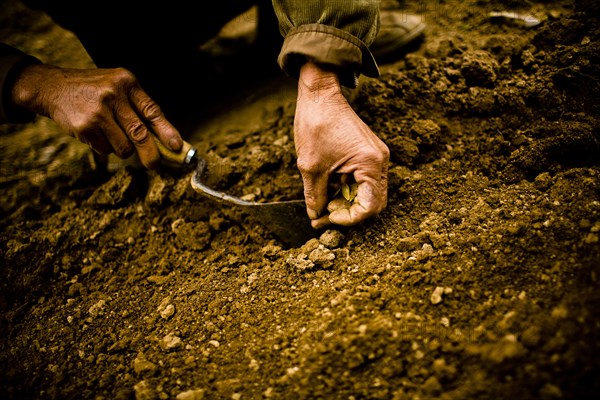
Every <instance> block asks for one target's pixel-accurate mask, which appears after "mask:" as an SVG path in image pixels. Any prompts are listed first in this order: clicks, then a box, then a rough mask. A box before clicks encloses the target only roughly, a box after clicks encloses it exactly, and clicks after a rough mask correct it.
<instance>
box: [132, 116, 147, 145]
mask: <svg viewBox="0 0 600 400" xmlns="http://www.w3.org/2000/svg"><path fill="white" fill-rule="evenodd" d="M127 135H128V136H129V137H130V138H131V140H133V141H134V142H136V143H138V144H139V143H144V142H146V141H147V140H148V138H149V135H148V130H147V129H146V127H145V126H144V124H143V123H142V121H140V120H137V121H134V122H131V123H130V124H129V126H127Z"/></svg>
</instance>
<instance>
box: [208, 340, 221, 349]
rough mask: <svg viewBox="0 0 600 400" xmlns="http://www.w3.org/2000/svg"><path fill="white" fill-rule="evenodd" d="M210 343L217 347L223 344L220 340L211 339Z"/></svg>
mask: <svg viewBox="0 0 600 400" xmlns="http://www.w3.org/2000/svg"><path fill="white" fill-rule="evenodd" d="M208 344H210V345H211V346H213V347H215V348H218V347H219V346H220V345H221V343H219V341H218V340H211V341H210V342H208Z"/></svg>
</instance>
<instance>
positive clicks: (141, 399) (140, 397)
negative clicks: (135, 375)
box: [133, 381, 158, 400]
mask: <svg viewBox="0 0 600 400" xmlns="http://www.w3.org/2000/svg"><path fill="white" fill-rule="evenodd" d="M133 390H134V392H135V400H156V399H158V394H157V393H156V392H155V391H154V389H152V387H150V384H149V383H148V382H146V381H140V382H138V383H136V384H135V385H134V386H133Z"/></svg>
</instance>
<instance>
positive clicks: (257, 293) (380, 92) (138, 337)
mask: <svg viewBox="0 0 600 400" xmlns="http://www.w3.org/2000/svg"><path fill="white" fill-rule="evenodd" d="M12 3H13V2H12V1H11V2H7V5H4V6H2V7H3V10H2V13H0V15H2V24H0V25H1V28H0V33H1V34H2V37H3V40H5V41H7V42H10V43H11V44H14V45H18V46H20V47H21V48H22V49H24V50H26V51H30V52H31V53H32V54H35V55H37V56H39V57H40V58H42V59H43V60H44V61H46V62H51V63H55V64H59V65H64V66H71V67H86V66H90V65H91V64H90V61H89V60H88V59H87V58H86V55H85V53H84V52H83V50H82V49H81V46H80V45H79V43H78V42H77V41H76V40H75V39H74V37H73V36H72V35H70V34H69V33H68V32H65V31H63V30H61V29H60V28H59V27H57V26H55V25H54V24H53V23H52V21H50V20H49V19H48V18H46V17H45V16H44V15H43V14H39V13H36V12H31V11H28V10H26V9H24V8H22V7H17V6H15V5H14V4H12ZM388 3H390V4H391V6H392V7H394V6H395V7H399V6H398V5H397V4H395V3H394V2H387V3H386V4H388ZM598 8H599V7H598V2H594V1H578V2H573V1H561V2H558V1H526V2H517V1H510V2H504V3H503V4H500V3H499V2H493V1H476V2H454V1H450V2H437V1H424V2H419V3H418V4H413V3H409V4H407V5H405V6H404V8H403V9H404V10H405V11H406V12H410V13H418V14H420V15H422V16H423V18H424V20H425V22H426V23H427V31H426V37H425V40H424V42H423V43H421V44H420V46H419V47H417V48H415V49H412V50H411V51H410V52H408V54H406V55H405V56H404V57H402V58H401V59H399V60H397V61H396V62H393V63H389V64H385V65H382V66H381V69H382V74H381V77H380V78H378V79H363V80H362V81H361V83H360V86H359V88H358V89H356V90H354V91H352V92H349V93H348V97H349V98H350V99H351V102H352V105H353V107H354V108H355V109H356V111H357V112H358V113H359V115H360V116H361V117H362V118H363V119H364V120H365V122H367V123H368V124H369V125H370V126H371V127H372V129H373V130H374V131H375V132H376V133H377V134H378V135H380V137H381V138H382V139H383V140H384V141H385V142H386V143H387V144H388V146H389V147H390V149H391V153H392V160H391V165H390V186H389V190H390V199H389V205H388V207H387V208H386V210H385V211H384V212H383V213H382V214H381V215H379V216H377V217H376V218H374V219H372V220H371V221H369V222H368V223H365V224H363V225H361V226H357V227H352V228H346V229H341V228H340V229H332V230H329V231H326V232H322V235H321V236H320V238H317V239H313V240H310V241H308V242H307V243H306V244H305V245H303V246H301V247H298V248H285V247H284V246H282V245H281V244H280V243H278V242H277V241H276V240H275V239H274V238H273V237H272V236H271V235H270V233H269V231H268V230H266V229H265V228H263V227H262V226H261V225H260V224H258V223H257V222H256V221H253V220H251V219H248V218H246V216H245V215H244V214H243V213H242V212H240V211H239V210H236V209H233V208H227V207H223V206H218V205H215V204H213V203H211V202H210V201H207V200H205V199H203V198H202V197H201V196H199V195H198V194H196V193H194V192H193V190H191V188H190V186H189V176H190V175H189V174H190V173H191V171H189V170H186V169H185V168H184V169H181V168H176V167H173V166H166V165H165V166H163V167H162V168H160V169H159V170H158V171H154V172H148V171H144V170H143V169H140V168H139V166H138V165H136V163H135V160H133V161H132V160H129V161H126V162H123V161H119V160H112V159H111V162H110V164H109V169H108V172H107V173H106V174H101V173H100V171H99V170H98V168H97V165H96V164H95V163H94V158H93V157H92V155H91V153H90V151H89V150H88V148H87V147H86V146H84V145H82V144H79V143H77V142H76V141H75V140H74V139H72V138H70V137H68V136H66V135H65V134H64V133H63V132H61V131H60V129H58V128H57V127H56V126H55V125H54V124H53V123H52V122H51V121H48V120H46V119H44V118H39V119H38V120H36V121H35V122H34V123H30V124H27V125H8V126H3V127H1V128H0V129H1V130H2V132H1V135H0V149H1V152H2V158H1V159H0V169H1V180H0V191H1V196H0V213H1V215H2V222H1V229H2V230H1V234H0V254H1V259H2V263H1V265H0V310H1V313H0V338H1V339H0V365H2V367H1V368H0V397H2V398H3V399H131V398H136V399H139V400H149V399H174V398H176V399H179V400H183V399H202V398H205V399H256V398H273V399H396V400H400V399H435V398H440V399H474V398H477V399H488V398H489V399H586V398H596V396H598V394H599V393H600V383H599V382H600V380H599V379H598V375H599V369H598V368H599V366H600V365H599V361H598V360H599V359H600V351H599V350H600V349H599V343H600V342H599V340H598V338H599V337H600V336H599V335H600V325H599V322H598V321H599V318H598V317H599V315H598V313H599V310H600V295H599V293H600V292H599V290H598V279H600V276H599V274H600V245H599V240H600V120H599V116H598V106H599V103H598V101H597V99H598V98H599V96H600V90H599V89H600V88H599V81H598V80H599V74H598V68H599V67H598V65H600V57H599V56H600V52H599V47H598V46H599V42H598V39H599V34H600V30H599V29H600V25H598V20H597V15H599V13H598V11H599V10H598ZM491 11H509V14H510V13H512V15H513V16H517V17H522V16H533V17H535V18H537V19H539V20H540V21H541V23H540V24H539V25H537V26H533V27H528V26H527V24H526V22H527V21H530V22H531V19H529V20H527V21H523V20H519V19H512V18H498V17H496V18H490V17H489V15H488V13H489V12H491ZM293 87H294V82H292V81H291V80H289V79H288V78H285V77H276V78H274V79H273V80H272V81H268V83H267V84H263V85H262V86H260V87H258V88H255V89H254V90H253V91H250V92H249V93H248V92H242V91H240V92H239V93H238V95H237V96H234V97H233V99H234V100H231V101H230V103H229V104H228V105H226V108H224V111H223V112H222V113H219V114H216V115H215V116H213V117H212V118H208V119H205V120H204V121H203V122H202V124H201V125H199V127H198V129H196V130H194V131H190V132H189V134H188V135H187V138H188V140H190V141H191V142H192V143H194V144H195V145H197V146H198V148H199V152H200V153H201V154H202V155H203V156H204V157H206V158H207V160H208V161H209V165H212V166H213V167H212V168H213V174H212V175H211V180H210V182H209V183H210V184H211V185H212V186H214V187H215V188H218V189H221V190H227V191H229V192H231V193H232V194H237V195H244V196H248V197H249V198H253V199H255V200H258V201H262V200H279V199H292V198H301V197H302V182H301V179H300V175H299V174H298V171H297V170H296V168H295V153H294V147H293V137H292V131H293V129H292V124H293V112H294V93H293ZM232 110H236V112H237V116H238V117H237V118H231V115H232ZM240 116H242V117H240ZM244 118H246V119H244ZM240 121H241V122H240Z"/></svg>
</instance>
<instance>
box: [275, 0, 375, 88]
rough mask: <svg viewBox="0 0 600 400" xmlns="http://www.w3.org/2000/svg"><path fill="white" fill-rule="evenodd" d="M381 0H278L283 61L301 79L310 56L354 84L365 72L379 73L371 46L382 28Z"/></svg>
mask: <svg viewBox="0 0 600 400" xmlns="http://www.w3.org/2000/svg"><path fill="white" fill-rule="evenodd" d="M379 3H380V2H379V0H302V1H297V0H273V6H274V9H275V13H276V15H277V18H278V20H279V29H280V31H281V34H282V35H283V36H284V42H283V46H282V48H281V52H280V54H279V58H278V63H279V66H280V67H281V69H282V70H283V71H284V72H285V73H286V74H288V75H290V76H292V77H295V78H297V77H298V75H299V71H300V67H301V66H302V64H304V63H305V62H306V61H307V60H311V61H313V62H315V63H318V64H323V65H328V66H330V67H332V68H334V69H335V70H336V71H337V72H338V75H339V76H340V80H341V83H342V84H343V85H345V86H350V87H354V86H356V83H357V78H358V76H359V75H360V74H364V75H366V76H369V77H377V76H379V68H378V67H377V63H376V62H375V59H374V58H373V55H372V54H371V51H370V50H369V47H368V46H369V45H370V44H371V43H372V42H373V41H374V40H375V37H376V36H377V33H378V31H379Z"/></svg>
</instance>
